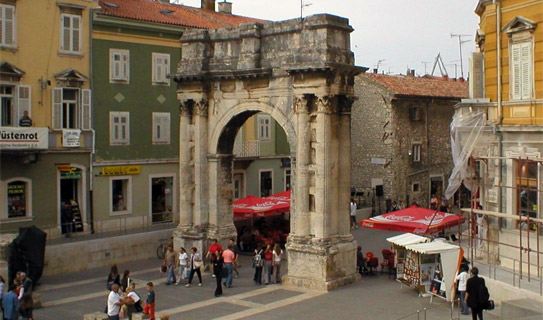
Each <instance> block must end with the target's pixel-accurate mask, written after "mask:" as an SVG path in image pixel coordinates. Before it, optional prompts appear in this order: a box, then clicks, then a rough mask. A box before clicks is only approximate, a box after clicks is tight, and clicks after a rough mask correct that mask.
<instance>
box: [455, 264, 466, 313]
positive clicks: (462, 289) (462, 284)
mask: <svg viewBox="0 0 543 320" xmlns="http://www.w3.org/2000/svg"><path fill="white" fill-rule="evenodd" d="M468 278H469V276H468V273H467V269H465V266H462V267H461V268H460V273H459V274H458V275H457V276H456V277H455V279H456V281H458V292H459V293H460V302H461V303H462V310H461V313H462V314H463V315H469V310H468V303H467V301H466V285H467V283H468Z"/></svg>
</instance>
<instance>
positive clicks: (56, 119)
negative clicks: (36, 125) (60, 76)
mask: <svg viewBox="0 0 543 320" xmlns="http://www.w3.org/2000/svg"><path fill="white" fill-rule="evenodd" d="M52 112H53V129H57V130H58V129H62V88H53V110H52Z"/></svg>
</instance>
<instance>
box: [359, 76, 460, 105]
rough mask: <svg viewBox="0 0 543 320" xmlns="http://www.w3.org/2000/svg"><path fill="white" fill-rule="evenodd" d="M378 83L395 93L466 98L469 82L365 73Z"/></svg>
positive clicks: (430, 77)
mask: <svg viewBox="0 0 543 320" xmlns="http://www.w3.org/2000/svg"><path fill="white" fill-rule="evenodd" d="M362 76H363V77H366V78H368V79H370V80H372V81H374V82H376V83H379V84H381V85H382V86H384V87H385V88H387V89H388V90H390V91H392V92H393V93H394V94H395V95H399V96H424V97H440V98H458V99H460V98H466V97H467V96H468V82H467V81H462V82H461V81H455V80H453V79H448V78H442V77H432V76H424V77H411V76H389V75H384V74H375V73H368V74H363V75H362Z"/></svg>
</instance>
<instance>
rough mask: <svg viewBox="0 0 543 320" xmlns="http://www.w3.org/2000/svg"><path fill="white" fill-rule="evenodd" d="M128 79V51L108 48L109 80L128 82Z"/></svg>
mask: <svg viewBox="0 0 543 320" xmlns="http://www.w3.org/2000/svg"><path fill="white" fill-rule="evenodd" d="M129 80H130V51H128V50H121V49H109V81H110V82H124V83H128V81H129Z"/></svg>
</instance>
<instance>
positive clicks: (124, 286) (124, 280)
mask: <svg viewBox="0 0 543 320" xmlns="http://www.w3.org/2000/svg"><path fill="white" fill-rule="evenodd" d="M129 285H130V270H124V273H123V278H122V279H121V291H122V292H125V291H126V289H128V286H129Z"/></svg>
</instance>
